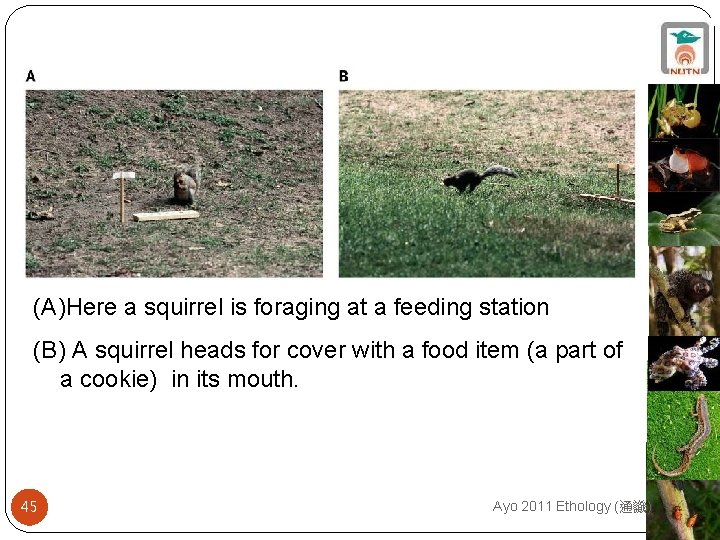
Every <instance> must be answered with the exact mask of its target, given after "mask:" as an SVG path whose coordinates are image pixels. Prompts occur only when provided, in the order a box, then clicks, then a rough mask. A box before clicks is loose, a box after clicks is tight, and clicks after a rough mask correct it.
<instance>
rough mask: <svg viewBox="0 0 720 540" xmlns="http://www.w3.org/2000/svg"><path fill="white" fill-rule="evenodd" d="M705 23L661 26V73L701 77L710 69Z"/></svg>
mask: <svg viewBox="0 0 720 540" xmlns="http://www.w3.org/2000/svg"><path fill="white" fill-rule="evenodd" d="M708 34H709V29H708V24H707V23H702V22H695V23H672V22H666V23H663V25H662V30H661V36H662V37H661V41H662V66H661V67H662V72H663V73H667V74H669V75H702V74H704V73H707V72H708V70H709V68H710V63H709V55H708V51H709V39H708Z"/></svg>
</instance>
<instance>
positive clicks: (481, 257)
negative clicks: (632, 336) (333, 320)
mask: <svg viewBox="0 0 720 540" xmlns="http://www.w3.org/2000/svg"><path fill="white" fill-rule="evenodd" d="M634 104H635V96H634V92H632V91H618V90H613V91H605V90H567V91H516V90H509V91H465V90H462V91H460V90H458V91H343V92H340V175H339V181H340V192H339V200H340V220H339V226H340V239H339V251H340V276H341V277H523V276H528V277H530V276H532V277H555V276H558V277H560V276H562V277H627V276H633V275H634V272H635V263H634V249H635V248H634V238H635V221H634V216H635V207H634V202H635V201H634V200H633V197H634V193H635V176H634V166H635V163H634V148H635V143H634V139H635V124H634V117H635V114H634V111H635V109H634V107H635V105H634Z"/></svg>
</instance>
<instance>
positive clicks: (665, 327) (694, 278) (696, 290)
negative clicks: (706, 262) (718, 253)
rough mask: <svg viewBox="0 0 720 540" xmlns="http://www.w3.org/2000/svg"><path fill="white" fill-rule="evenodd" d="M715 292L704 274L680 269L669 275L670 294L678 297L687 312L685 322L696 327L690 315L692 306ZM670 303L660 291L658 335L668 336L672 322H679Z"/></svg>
mask: <svg viewBox="0 0 720 540" xmlns="http://www.w3.org/2000/svg"><path fill="white" fill-rule="evenodd" d="M712 294H713V283H712V281H710V280H709V279H707V278H706V277H704V276H703V275H702V274H700V273H697V272H691V271H690V270H678V271H677V272H673V273H672V274H670V276H668V296H669V297H675V298H677V300H678V302H680V306H681V307H682V309H683V311H684V312H685V317H684V318H683V321H684V322H689V323H690V326H692V327H693V328H695V322H694V321H693V320H692V318H691V317H690V311H691V310H692V307H693V306H694V305H695V304H697V303H698V302H701V301H702V300H705V299H706V298H707V297H708V296H712ZM678 322H680V321H678V320H677V319H676V318H675V313H674V312H673V310H672V308H671V307H670V304H669V303H668V301H667V298H665V295H664V294H662V293H661V292H658V293H657V294H656V295H655V323H656V325H657V330H658V335H660V336H667V335H668V334H669V333H670V324H678Z"/></svg>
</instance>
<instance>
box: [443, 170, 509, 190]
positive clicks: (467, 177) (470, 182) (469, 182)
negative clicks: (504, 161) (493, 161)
mask: <svg viewBox="0 0 720 540" xmlns="http://www.w3.org/2000/svg"><path fill="white" fill-rule="evenodd" d="M493 174H506V175H508V176H512V177H513V178H517V177H518V175H517V173H516V172H515V171H513V170H512V169H510V168H508V167H503V166H502V165H492V166H490V167H488V168H487V169H485V170H484V171H483V172H481V173H478V172H477V171H475V170H473V169H465V170H462V171H460V172H459V173H457V174H454V175H452V176H448V177H447V178H445V179H444V180H443V184H444V185H446V186H453V187H455V188H457V190H458V191H459V192H460V193H462V192H464V191H465V190H466V189H467V188H468V187H469V188H470V189H469V190H468V193H472V192H473V190H474V189H475V188H476V187H478V184H480V182H482V181H483V178H485V177H487V176H492V175H493Z"/></svg>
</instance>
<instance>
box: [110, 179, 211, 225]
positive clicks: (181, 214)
mask: <svg viewBox="0 0 720 540" xmlns="http://www.w3.org/2000/svg"><path fill="white" fill-rule="evenodd" d="M134 179H135V173H134V172H131V171H120V172H116V173H113V180H120V223H126V220H125V180H134ZM199 217H200V213H199V212H197V211H196V210H172V211H168V212H138V213H137V214H133V220H134V221H167V220H169V219H195V218H199Z"/></svg>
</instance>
